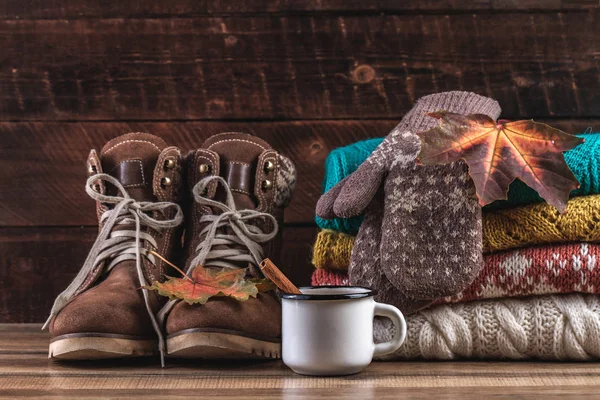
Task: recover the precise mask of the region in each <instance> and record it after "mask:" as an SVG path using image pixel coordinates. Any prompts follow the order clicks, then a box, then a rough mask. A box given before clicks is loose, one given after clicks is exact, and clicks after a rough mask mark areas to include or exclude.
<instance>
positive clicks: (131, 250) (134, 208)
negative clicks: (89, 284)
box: [42, 174, 183, 365]
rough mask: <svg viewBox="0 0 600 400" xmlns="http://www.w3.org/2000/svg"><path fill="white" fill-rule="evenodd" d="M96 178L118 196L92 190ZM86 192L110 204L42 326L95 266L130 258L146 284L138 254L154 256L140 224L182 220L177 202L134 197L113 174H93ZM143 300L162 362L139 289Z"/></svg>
mask: <svg viewBox="0 0 600 400" xmlns="http://www.w3.org/2000/svg"><path fill="white" fill-rule="evenodd" d="M98 180H102V181H105V182H108V183H110V184H112V185H113V186H115V187H116V188H117V189H118V192H119V193H121V194H122V196H118V195H116V196H109V195H105V194H102V193H99V192H97V191H96V190H94V185H95V184H96V183H97V181H98ZM85 191H86V192H87V194H88V195H89V196H90V197H91V198H93V199H94V200H96V201H99V202H101V203H104V204H113V205H114V207H113V208H112V209H110V210H107V211H105V212H104V213H103V214H102V216H101V218H100V225H101V227H102V228H101V229H100V232H99V234H98V237H97V238H96V242H95V243H94V245H93V246H92V249H91V250H90V252H89V254H88V256H87V258H86V260H85V262H84V264H83V267H82V268H81V270H80V271H79V273H78V274H77V276H76V277H75V279H73V281H72V282H71V283H70V284H69V286H68V287H67V288H66V289H65V290H64V291H63V292H62V293H61V294H59V295H58V297H57V298H56V300H55V301H54V305H53V306H52V310H51V311H50V316H49V317H48V320H47V321H46V323H45V324H44V326H43V327H42V329H45V328H46V327H47V326H48V324H49V323H50V321H51V320H52V318H53V317H54V316H56V315H57V314H58V313H59V312H60V311H61V310H62V309H63V308H64V307H65V306H66V304H67V303H68V302H69V300H71V298H73V297H74V296H75V295H76V294H77V292H78V290H79V289H80V288H81V287H82V285H83V284H84V282H85V281H86V279H87V277H88V276H89V275H90V273H92V272H93V271H96V269H97V268H102V269H103V271H102V272H103V273H107V272H109V271H111V270H112V269H113V268H114V267H115V266H116V265H117V264H119V263H120V262H122V261H125V260H134V261H135V266H136V270H137V275H138V279H139V282H140V285H141V286H148V281H147V280H146V277H145V276H144V271H143V268H142V257H144V258H145V259H146V260H148V261H149V262H150V263H152V264H153V265H156V258H155V257H154V255H152V254H151V253H150V251H149V249H148V248H146V247H145V246H143V245H142V242H144V244H147V245H149V247H150V248H154V249H156V248H157V243H156V240H155V239H154V237H152V235H150V234H149V233H148V232H143V231H142V228H143V227H144V228H146V227H147V228H151V229H153V230H155V231H157V232H160V231H162V230H163V229H167V228H174V227H176V226H178V225H180V224H181V223H182V222H183V213H182V211H181V208H180V207H179V205H178V204H176V203H172V202H148V201H136V200H135V199H132V198H131V196H129V194H128V193H127V191H126V190H125V188H124V187H123V185H121V183H120V182H119V181H118V180H117V179H116V178H114V177H112V176H110V175H108V174H96V175H94V176H91V177H90V178H89V179H88V180H87V182H86V186H85ZM169 210H175V211H176V213H175V216H174V217H173V218H166V213H167V211H169ZM153 212H158V213H160V214H162V216H163V217H165V219H160V220H159V219H155V218H153V217H151V216H150V215H149V214H150V213H153ZM119 225H121V226H122V225H127V226H132V225H133V226H135V229H126V228H125V229H122V230H114V231H113V228H114V227H116V226H119ZM142 293H143V296H144V303H145V306H146V310H147V311H148V315H149V316H150V319H151V321H152V326H153V327H154V330H155V331H156V334H157V335H158V339H159V350H160V353H161V363H162V364H163V365H164V340H163V334H162V331H161V329H160V325H159V324H158V321H157V318H156V316H155V315H154V312H153V311H152V307H151V305H150V299H149V297H148V291H147V290H146V289H143V290H142Z"/></svg>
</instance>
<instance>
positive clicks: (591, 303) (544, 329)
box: [375, 294, 600, 360]
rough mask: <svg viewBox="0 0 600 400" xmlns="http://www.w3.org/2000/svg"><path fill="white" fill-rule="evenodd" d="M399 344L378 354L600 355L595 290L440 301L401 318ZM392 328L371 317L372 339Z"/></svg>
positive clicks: (393, 357)
mask: <svg viewBox="0 0 600 400" xmlns="http://www.w3.org/2000/svg"><path fill="white" fill-rule="evenodd" d="M406 322H407V324H408V333H407V336H406V341H405V342H404V344H403V345H402V347H401V348H400V349H399V350H398V351H396V352H395V353H393V354H389V355H387V356H383V357H380V358H379V359H380V360H407V359H431V360H451V359H460V358H471V359H475V358H480V359H482V358H485V359H501V358H506V359H527V358H535V359H544V360H590V359H598V358H600V296H597V295H580V294H573V295H557V296H539V297H529V298H523V299H514V298H513V299H502V300H485V301H474V302H470V303H458V304H453V305H440V306H435V307H432V308H430V309H427V310H423V311H420V312H418V313H416V314H413V315H411V316H409V317H408V318H407V320H406ZM393 333H394V327H393V325H392V324H391V321H390V320H387V319H378V320H376V321H375V341H376V342H382V341H388V340H390V338H391V337H392V335H393Z"/></svg>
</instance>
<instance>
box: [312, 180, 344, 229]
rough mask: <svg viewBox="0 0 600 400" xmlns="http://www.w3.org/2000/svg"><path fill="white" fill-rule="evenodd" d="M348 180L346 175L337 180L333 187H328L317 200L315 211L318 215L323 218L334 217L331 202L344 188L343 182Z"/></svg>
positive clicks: (333, 201)
mask: <svg viewBox="0 0 600 400" xmlns="http://www.w3.org/2000/svg"><path fill="white" fill-rule="evenodd" d="M347 180H348V176H347V177H345V178H344V179H342V180H341V181H339V182H338V183H337V184H336V185H335V186H334V187H332V188H331V189H329V190H328V191H327V193H325V194H323V195H322V196H321V198H320V199H319V201H317V209H316V213H317V216H318V217H321V218H323V219H334V218H335V217H336V215H335V213H334V212H333V203H335V200H336V199H337V198H338V196H339V195H340V192H341V191H342V189H343V188H344V184H345V183H346V181H347Z"/></svg>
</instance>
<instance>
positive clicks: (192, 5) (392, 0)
mask: <svg viewBox="0 0 600 400" xmlns="http://www.w3.org/2000/svg"><path fill="white" fill-rule="evenodd" d="M589 8H600V5H599V4H598V2H597V1H595V0H544V1H540V0H478V1H472V0H419V1H397V0H367V1H364V0H311V1H304V0H303V1H298V0H254V1H245V2H231V1H224V0H216V1H215V0H184V1H181V0H179V1H173V2H166V1H151V0H135V1H122V0H103V1H97V0H77V1H73V0H54V1H51V2H49V1H44V0H29V1H23V0H7V1H4V2H2V5H0V18H2V19H17V18H19V19H43V18H45V19H49V18H60V19H65V18H71V19H73V18H91V17H93V18H98V17H100V18H111V17H152V18H169V17H173V16H180V17H190V16H191V17H194V16H199V15H212V14H226V15H236V14H256V13H282V14H294V13H303V14H304V13H319V12H336V13H348V12H349V13H356V12H360V13H365V12H378V13H380V12H386V13H398V12H420V13H424V12H448V11H479V12H481V11H494V10H502V11H504V10H523V11H528V12H531V11H532V10H581V9H589Z"/></svg>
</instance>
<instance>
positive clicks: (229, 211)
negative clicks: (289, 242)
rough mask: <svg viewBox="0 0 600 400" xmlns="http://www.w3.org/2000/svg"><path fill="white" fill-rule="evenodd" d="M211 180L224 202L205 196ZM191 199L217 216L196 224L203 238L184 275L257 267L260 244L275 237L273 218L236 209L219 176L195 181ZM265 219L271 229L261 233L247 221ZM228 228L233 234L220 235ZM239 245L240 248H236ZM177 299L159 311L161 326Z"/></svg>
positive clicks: (213, 215)
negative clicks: (220, 190)
mask: <svg viewBox="0 0 600 400" xmlns="http://www.w3.org/2000/svg"><path fill="white" fill-rule="evenodd" d="M212 181H217V183H220V184H221V185H222V186H223V188H224V189H225V194H226V199H225V202H223V203H222V202H219V201H216V200H212V199H209V198H207V197H205V193H206V192H207V187H208V185H209V184H210V183H211V182H212ZM192 193H193V195H194V200H195V201H196V202H197V203H198V204H200V205H203V206H208V207H213V208H216V209H218V210H220V211H221V213H220V214H209V215H203V216H202V217H200V223H207V225H206V226H205V227H204V228H203V229H202V231H201V232H200V237H203V236H204V239H203V240H202V241H201V242H200V244H198V246H196V249H195V251H196V253H197V254H196V256H195V257H194V258H193V259H192V261H191V262H190V266H189V267H188V269H187V271H186V274H188V275H190V274H191V272H192V271H193V270H194V269H195V268H196V267H197V266H198V265H202V266H215V267H222V268H240V266H239V264H235V263H236V262H237V263H240V262H247V263H250V264H253V265H255V266H258V265H259V264H260V262H261V261H262V260H263V258H264V257H263V254H264V253H263V249H262V246H261V243H266V242H268V241H270V240H271V239H273V238H274V237H275V236H276V235H277V230H278V225H277V220H276V219H275V217H274V216H272V215H271V214H269V213H264V212H260V211H256V210H238V209H237V207H236V205H235V201H234V199H233V193H232V192H231V189H230V188H229V185H228V184H227V181H225V179H223V178H222V177H220V176H216V175H215V176H208V177H206V178H204V179H202V180H201V181H200V182H198V183H197V184H196V185H195V186H194V188H193V189H192ZM262 219H268V220H270V221H271V222H272V226H273V229H272V230H271V231H270V232H263V231H262V230H261V229H260V228H258V227H257V226H254V225H251V224H250V222H252V221H257V220H262ZM221 228H231V231H233V234H231V233H223V232H227V230H226V229H221ZM219 245H223V246H224V247H226V248H223V249H213V247H214V246H219ZM240 245H243V246H244V247H245V249H244V248H243V247H240ZM176 303H177V300H171V301H169V302H168V303H167V304H165V306H164V307H163V308H162V310H160V312H159V313H158V318H159V321H160V322H161V324H164V321H165V320H166V318H167V316H168V315H169V312H170V311H171V310H172V309H173V307H174V306H175V304H176Z"/></svg>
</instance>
